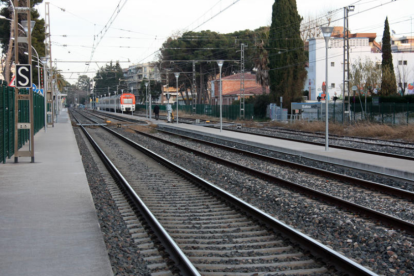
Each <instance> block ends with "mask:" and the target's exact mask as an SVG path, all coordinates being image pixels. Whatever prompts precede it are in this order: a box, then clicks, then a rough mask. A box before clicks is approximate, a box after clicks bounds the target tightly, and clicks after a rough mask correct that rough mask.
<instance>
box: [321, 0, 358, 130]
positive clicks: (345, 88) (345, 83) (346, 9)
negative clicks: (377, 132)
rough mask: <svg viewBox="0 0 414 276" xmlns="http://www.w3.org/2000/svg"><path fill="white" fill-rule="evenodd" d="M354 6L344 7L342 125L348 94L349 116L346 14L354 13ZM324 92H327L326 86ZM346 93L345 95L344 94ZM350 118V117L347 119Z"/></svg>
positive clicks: (347, 22) (348, 59)
mask: <svg viewBox="0 0 414 276" xmlns="http://www.w3.org/2000/svg"><path fill="white" fill-rule="evenodd" d="M354 9H355V6H348V7H344V62H343V66H344V68H343V69H344V70H343V90H342V123H344V122H345V95H346V94H348V111H347V113H348V116H351V113H350V111H351V100H350V97H351V96H350V93H349V91H350V83H349V62H350V57H349V21H348V13H349V12H350V11H354ZM326 92H328V84H326ZM345 92H346V93H345ZM349 118H350V117H349Z"/></svg>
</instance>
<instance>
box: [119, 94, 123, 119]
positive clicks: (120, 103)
mask: <svg viewBox="0 0 414 276" xmlns="http://www.w3.org/2000/svg"><path fill="white" fill-rule="evenodd" d="M122 94H124V89H121V95H122ZM119 107H120V108H121V113H122V114H124V111H123V110H122V102H121V98H119Z"/></svg>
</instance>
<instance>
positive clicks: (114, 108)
mask: <svg viewBox="0 0 414 276" xmlns="http://www.w3.org/2000/svg"><path fill="white" fill-rule="evenodd" d="M114 95H115V103H114V106H115V108H114V110H115V113H116V91H114ZM119 103H121V99H119Z"/></svg>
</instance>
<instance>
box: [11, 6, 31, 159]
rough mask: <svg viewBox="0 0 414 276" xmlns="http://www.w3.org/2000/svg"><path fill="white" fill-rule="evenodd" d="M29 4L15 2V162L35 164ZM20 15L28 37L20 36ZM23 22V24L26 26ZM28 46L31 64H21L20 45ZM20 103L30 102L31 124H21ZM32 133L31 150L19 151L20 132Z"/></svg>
mask: <svg viewBox="0 0 414 276" xmlns="http://www.w3.org/2000/svg"><path fill="white" fill-rule="evenodd" d="M26 2H27V7H19V1H18V0H14V7H15V9H14V22H13V23H14V30H15V33H16V34H17V35H15V37H17V39H15V40H14V43H15V46H14V60H15V63H16V79H15V88H14V94H15V97H14V99H15V101H14V104H15V120H16V122H15V127H14V162H15V163H18V162H19V157H31V162H32V163H34V112H33V88H32V67H31V62H32V34H31V30H32V28H31V24H33V23H34V22H33V23H32V21H31V14H30V11H31V9H30V1H26ZM19 14H22V15H23V17H24V18H23V19H26V20H27V28H26V29H25V32H26V35H27V36H23V37H21V36H19V32H18V31H17V30H18V29H19V25H18V21H19ZM23 22H24V21H22V24H23V25H25V24H24V23H23ZM23 43H25V44H27V52H28V61H29V63H30V64H19V48H20V47H19V44H23ZM22 88H27V89H28V90H29V94H20V93H19V89H22ZM19 101H29V122H21V121H22V119H23V118H19ZM26 130H29V131H30V139H29V150H28V151H19V132H21V131H26Z"/></svg>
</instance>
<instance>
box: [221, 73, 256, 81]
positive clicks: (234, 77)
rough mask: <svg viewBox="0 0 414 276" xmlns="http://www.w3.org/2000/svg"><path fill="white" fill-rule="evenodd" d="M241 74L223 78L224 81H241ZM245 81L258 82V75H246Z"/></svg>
mask: <svg viewBox="0 0 414 276" xmlns="http://www.w3.org/2000/svg"><path fill="white" fill-rule="evenodd" d="M241 75H242V74H241V73H238V74H235V75H230V76H227V77H224V78H221V79H222V80H241V78H242V77H241ZM244 79H245V80H256V75H253V74H252V73H251V72H246V73H244Z"/></svg>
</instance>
